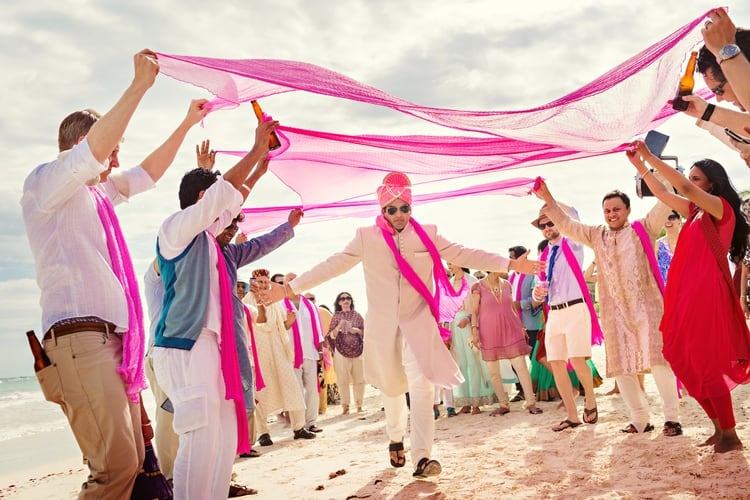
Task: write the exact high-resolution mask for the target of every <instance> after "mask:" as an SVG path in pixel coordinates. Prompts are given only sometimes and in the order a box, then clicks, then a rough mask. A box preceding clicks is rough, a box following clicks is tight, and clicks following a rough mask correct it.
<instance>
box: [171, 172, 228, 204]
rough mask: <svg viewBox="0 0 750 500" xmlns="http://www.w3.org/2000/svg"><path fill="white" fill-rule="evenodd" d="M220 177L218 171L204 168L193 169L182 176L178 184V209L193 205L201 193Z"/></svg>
mask: <svg viewBox="0 0 750 500" xmlns="http://www.w3.org/2000/svg"><path fill="white" fill-rule="evenodd" d="M219 175H221V174H220V173H219V171H218V170H214V171H211V170H206V169H205V168H194V169H193V170H191V171H190V172H188V173H186V174H185V175H183V176H182V181H181V182H180V208H187V207H190V206H192V205H195V204H196V202H197V201H198V195H199V194H200V192H201V191H205V190H206V189H208V188H210V187H211V186H212V185H213V183H214V182H216V178H217V177H219Z"/></svg>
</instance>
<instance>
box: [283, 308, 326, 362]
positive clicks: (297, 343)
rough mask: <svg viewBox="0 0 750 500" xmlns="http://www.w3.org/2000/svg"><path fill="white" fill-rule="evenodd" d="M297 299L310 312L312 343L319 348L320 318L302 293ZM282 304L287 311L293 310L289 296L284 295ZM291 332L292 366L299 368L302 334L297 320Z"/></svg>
mask: <svg viewBox="0 0 750 500" xmlns="http://www.w3.org/2000/svg"><path fill="white" fill-rule="evenodd" d="M299 300H300V302H302V303H303V304H304V305H305V307H306V308H307V312H308V313H309V314H310V322H311V323H312V328H313V344H314V345H315V349H320V329H319V328H318V325H319V324H320V318H319V317H318V314H317V311H315V308H314V307H313V305H312V304H311V303H310V301H309V300H307V299H306V298H305V296H304V295H300V296H299ZM284 305H285V306H286V310H287V311H294V305H293V304H292V301H291V300H289V297H284ZM292 333H293V337H294V368H299V367H300V366H302V336H301V334H300V332H299V323H298V322H297V321H295V322H294V323H292Z"/></svg>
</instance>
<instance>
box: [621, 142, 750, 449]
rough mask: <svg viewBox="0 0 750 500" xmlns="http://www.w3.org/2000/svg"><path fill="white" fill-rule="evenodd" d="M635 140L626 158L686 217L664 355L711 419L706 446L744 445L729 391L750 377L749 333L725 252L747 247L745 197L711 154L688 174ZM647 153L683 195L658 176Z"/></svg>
mask: <svg viewBox="0 0 750 500" xmlns="http://www.w3.org/2000/svg"><path fill="white" fill-rule="evenodd" d="M631 146H632V148H631V150H630V151H628V158H629V159H630V162H631V163H632V164H633V165H634V166H635V167H636V169H637V170H638V173H639V174H640V175H641V176H642V177H643V179H644V181H645V182H646V183H647V184H648V187H649V188H651V191H652V192H653V193H654V195H655V196H656V197H657V198H659V199H660V200H661V201H663V202H664V203H666V204H667V205H669V206H670V207H672V208H673V209H674V210H676V211H677V212H679V213H680V214H683V215H685V216H686V217H687V222H686V223H685V226H684V227H683V228H682V232H681V233H680V237H679V244H678V245H677V248H676V250H675V253H674V257H673V259H672V264H671V266H670V269H669V273H668V275H667V276H668V279H667V288H666V292H665V295H664V316H663V318H662V322H661V331H662V335H663V336H664V349H663V353H664V357H665V358H666V359H667V361H669V363H670V364H671V365H672V369H673V370H674V373H675V374H676V375H677V378H678V379H679V380H680V381H681V382H682V383H683V385H684V386H685V388H686V389H687V390H688V392H689V393H690V395H691V396H693V397H694V398H695V399H696V400H697V401H698V403H699V404H700V405H701V407H702V408H703V410H704V411H705V412H706V415H708V417H709V418H710V419H711V421H712V422H713V424H714V433H713V435H712V436H711V437H709V438H708V439H707V440H706V441H705V442H704V443H702V445H701V446H707V445H713V447H714V451H716V452H718V453H724V452H727V451H732V450H739V449H742V442H741V441H740V440H739V438H738V437H737V433H736V432H735V420H734V410H733V408H732V397H731V395H730V391H731V390H732V389H734V388H735V387H736V386H737V385H738V384H742V383H747V382H748V381H750V368H749V365H748V361H749V360H750V332H748V329H747V325H746V323H745V317H744V313H743V311H742V307H741V305H740V302H739V300H738V297H737V294H736V293H735V291H734V287H733V284H732V278H731V276H730V274H729V265H728V261H727V254H728V255H729V258H731V259H732V261H733V262H739V261H740V259H741V258H742V256H743V255H744V253H745V249H746V247H747V236H748V224H747V222H746V221H745V217H744V216H743V215H742V212H741V211H740V204H741V200H740V197H739V195H738V194H737V192H736V191H735V189H734V187H733V186H732V183H731V181H730V180H729V177H728V176H727V173H726V171H725V170H724V167H722V166H721V165H720V164H719V163H717V162H715V161H713V160H701V161H698V162H696V163H695V164H694V165H693V166H692V167H691V168H690V172H689V176H688V177H687V178H685V177H684V176H683V175H681V174H680V173H679V172H677V171H676V170H675V169H673V168H671V167H670V166H669V165H667V164H666V163H664V162H663V161H661V160H660V159H659V158H658V157H656V156H654V155H653V154H652V153H651V151H649V149H648V147H647V146H646V144H645V143H644V142H643V141H636V142H634V143H633V144H632V145H631ZM644 160H645V162H647V163H648V164H649V165H651V166H652V167H654V168H655V169H656V170H658V171H659V173H660V174H662V175H663V176H664V178H665V179H666V180H667V181H668V182H669V183H671V184H672V185H673V186H674V187H675V188H676V189H677V191H678V192H679V193H680V194H679V195H678V194H675V193H674V192H673V191H672V190H669V189H667V188H666V187H665V186H664V185H663V184H662V183H661V182H659V181H658V180H656V178H655V177H654V175H653V173H652V172H651V171H649V170H648V168H647V167H646V164H645V163H644Z"/></svg>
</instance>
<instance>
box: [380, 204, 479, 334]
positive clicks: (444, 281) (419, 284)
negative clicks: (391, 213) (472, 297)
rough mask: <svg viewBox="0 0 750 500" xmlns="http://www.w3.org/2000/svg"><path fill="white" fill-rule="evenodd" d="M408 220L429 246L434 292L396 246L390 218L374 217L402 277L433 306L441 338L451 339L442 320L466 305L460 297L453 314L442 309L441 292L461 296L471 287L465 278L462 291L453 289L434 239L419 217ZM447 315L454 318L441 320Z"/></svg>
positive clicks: (432, 311) (454, 313) (453, 315)
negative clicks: (431, 291)
mask: <svg viewBox="0 0 750 500" xmlns="http://www.w3.org/2000/svg"><path fill="white" fill-rule="evenodd" d="M409 223H410V224H411V225H412V226H413V227H414V230H415V231H416V233H417V236H419V239H420V240H422V244H423V245H424V246H425V248H427V251H428V252H429V253H430V257H432V276H433V278H434V280H435V285H436V286H435V293H434V295H432V294H430V290H429V289H428V288H427V285H425V283H424V282H423V281H422V280H421V278H420V277H419V275H417V272H416V271H415V270H414V269H413V268H412V267H411V266H410V265H409V263H408V262H406V259H404V257H403V256H402V255H401V253H400V252H399V251H398V249H397V248H396V243H395V242H394V241H393V234H394V230H393V227H392V226H391V225H390V224H389V223H388V221H386V220H385V219H384V218H383V216H382V215H381V216H378V218H377V219H376V220H375V224H376V225H377V226H378V227H379V228H380V230H381V232H382V234H383V239H384V240H385V243H386V244H387V245H388V248H390V249H391V252H392V253H393V257H394V258H395V259H396V264H397V265H398V268H399V271H400V272H401V274H402V275H403V277H404V278H406V281H408V282H409V284H410V285H411V286H412V287H414V289H415V290H416V291H417V292H418V293H419V294H420V295H421V296H422V298H423V299H424V300H425V302H427V305H428V306H429V307H430V312H431V313H432V316H433V317H434V318H435V323H436V324H437V327H438V330H439V332H440V337H441V338H442V339H443V340H444V341H445V340H447V339H449V338H450V336H451V332H450V330H448V329H447V328H445V327H444V326H443V325H442V324H441V322H442V321H451V319H452V318H453V317H455V315H456V312H458V310H459V309H461V306H462V305H463V298H461V300H460V301H459V302H458V307H457V308H456V309H455V310H453V311H452V316H451V314H450V311H446V310H445V308H444V309H443V310H442V312H441V308H440V297H441V295H445V296H449V297H460V296H461V295H462V294H463V297H466V294H467V293H468V289H469V287H468V285H467V283H466V280H465V279H464V280H463V281H462V283H461V289H460V290H455V289H454V288H453V285H452V284H451V282H450V281H449V280H448V276H447V275H446V274H445V269H444V268H443V263H442V260H441V259H440V253H439V252H438V250H437V248H436V247H435V244H434V243H433V242H432V240H431V239H430V237H429V236H428V235H427V233H426V232H425V230H424V229H423V228H422V226H421V225H420V224H419V223H418V222H417V221H416V220H414V218H413V217H412V218H410V219H409ZM441 313H442V316H441ZM445 317H451V319H448V320H445V319H442V318H445Z"/></svg>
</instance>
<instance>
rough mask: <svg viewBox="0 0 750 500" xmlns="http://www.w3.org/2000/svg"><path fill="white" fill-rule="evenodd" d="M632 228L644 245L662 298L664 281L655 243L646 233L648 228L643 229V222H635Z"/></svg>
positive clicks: (644, 251)
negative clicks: (655, 250)
mask: <svg viewBox="0 0 750 500" xmlns="http://www.w3.org/2000/svg"><path fill="white" fill-rule="evenodd" d="M631 226H632V228H633V230H634V231H635V234H637V235H638V238H639V239H640V240H641V245H643V253H645V254H646V258H647V259H648V264H649V265H650V266H651V272H652V273H653V275H654V279H655V280H656V284H657V285H659V291H660V292H661V294H662V296H664V280H663V279H662V277H661V271H660V270H659V263H658V262H657V261H656V254H655V253H654V245H653V243H651V240H650V239H649V237H648V234H647V233H646V228H644V227H643V224H641V221H639V220H637V221H635V222H633V223H632V224H631Z"/></svg>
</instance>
